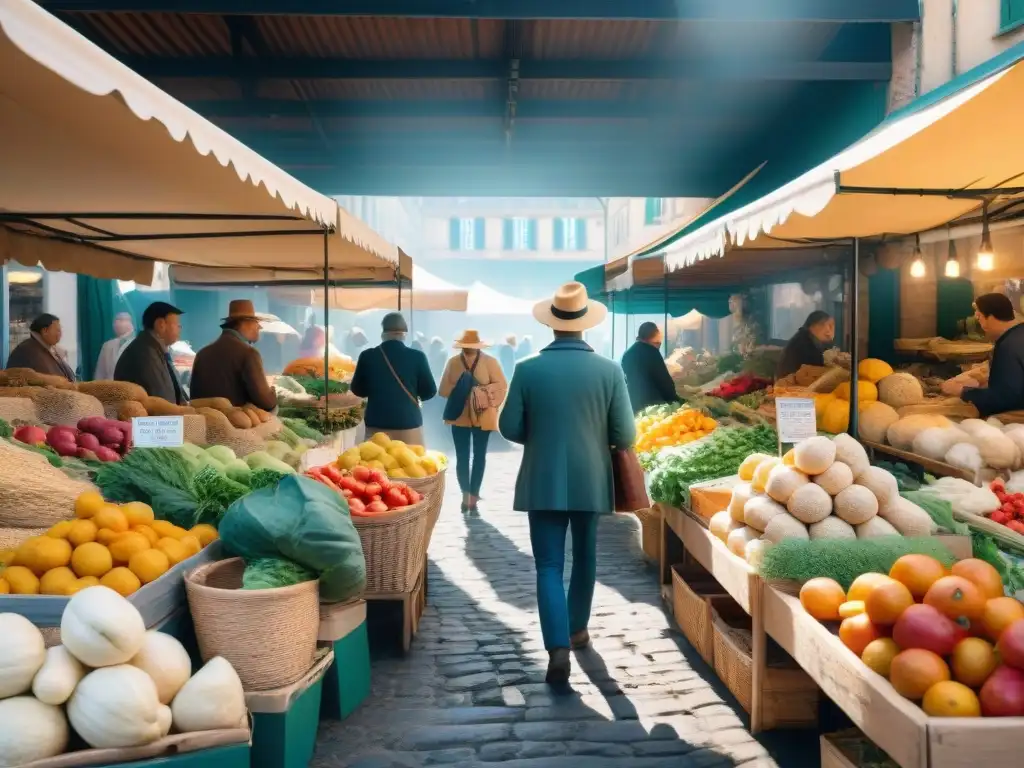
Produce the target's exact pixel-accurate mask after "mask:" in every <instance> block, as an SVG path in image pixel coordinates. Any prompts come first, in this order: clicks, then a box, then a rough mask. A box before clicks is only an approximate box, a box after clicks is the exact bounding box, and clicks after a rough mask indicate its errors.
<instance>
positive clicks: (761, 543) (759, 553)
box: [743, 539, 772, 568]
mask: <svg viewBox="0 0 1024 768" xmlns="http://www.w3.org/2000/svg"><path fill="white" fill-rule="evenodd" d="M771 546H772V543H771V542H770V541H765V540H764V539H754V540H753V541H748V542H747V545H746V546H745V547H743V559H744V560H746V561H747V565H749V566H751V567H752V568H760V567H761V563H762V562H764V553H765V552H767V551H768V550H769V549H770V548H771Z"/></svg>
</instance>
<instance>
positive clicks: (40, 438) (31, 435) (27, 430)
mask: <svg viewBox="0 0 1024 768" xmlns="http://www.w3.org/2000/svg"><path fill="white" fill-rule="evenodd" d="M14 439H15V440H17V441H18V442H20V443H25V444H26V445H43V444H45V443H46V431H45V430H43V429H41V428H40V427H33V426H30V425H26V426H23V427H18V428H17V429H16V430H14Z"/></svg>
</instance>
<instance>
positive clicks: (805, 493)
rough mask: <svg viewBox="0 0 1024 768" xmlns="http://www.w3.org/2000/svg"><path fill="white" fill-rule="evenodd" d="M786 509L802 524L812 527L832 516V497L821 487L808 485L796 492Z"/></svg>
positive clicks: (814, 484) (790, 498)
mask: <svg viewBox="0 0 1024 768" xmlns="http://www.w3.org/2000/svg"><path fill="white" fill-rule="evenodd" d="M833 466H835V465H833ZM786 509H787V510H789V514H791V515H792V516H793V517H795V518H796V519H797V520H799V521H800V522H801V523H804V524H805V525H811V524H813V523H817V522H820V521H821V520H824V519H825V518H826V517H828V516H829V515H831V514H832V497H831V496H829V495H828V493H827V492H826V491H825V489H824V488H822V487H821V486H820V485H817V484H816V483H808V484H807V485H805V486H803V487H801V488H797V489H796V491H794V493H793V495H792V496H790V497H789V502H788V503H787V504H786Z"/></svg>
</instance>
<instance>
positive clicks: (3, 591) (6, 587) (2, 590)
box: [0, 579, 11, 595]
mask: <svg viewBox="0 0 1024 768" xmlns="http://www.w3.org/2000/svg"><path fill="white" fill-rule="evenodd" d="M9 594H11V585H10V584H8V583H7V579H0V595H9Z"/></svg>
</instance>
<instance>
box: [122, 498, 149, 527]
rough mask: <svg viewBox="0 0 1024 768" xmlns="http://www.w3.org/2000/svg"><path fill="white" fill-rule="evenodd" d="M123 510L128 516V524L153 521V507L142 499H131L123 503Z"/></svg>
mask: <svg viewBox="0 0 1024 768" xmlns="http://www.w3.org/2000/svg"><path fill="white" fill-rule="evenodd" d="M121 511H122V512H123V513H124V516H125V517H126V518H128V525H130V526H136V525H149V524H150V523H152V522H153V520H154V519H155V518H154V515H153V508H152V507H151V506H149V504H144V503H143V502H141V501H129V502H128V503H127V504H122V505H121Z"/></svg>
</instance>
